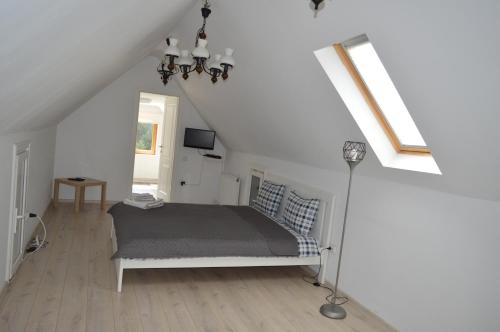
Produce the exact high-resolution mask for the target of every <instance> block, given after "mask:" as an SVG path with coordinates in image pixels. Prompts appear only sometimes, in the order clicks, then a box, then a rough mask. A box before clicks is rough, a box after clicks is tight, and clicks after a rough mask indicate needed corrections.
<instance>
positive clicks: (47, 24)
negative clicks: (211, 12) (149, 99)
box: [0, 0, 194, 133]
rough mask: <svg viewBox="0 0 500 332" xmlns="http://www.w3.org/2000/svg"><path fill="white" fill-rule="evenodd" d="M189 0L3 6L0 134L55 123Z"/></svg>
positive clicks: (14, 1) (143, 51)
mask: <svg viewBox="0 0 500 332" xmlns="http://www.w3.org/2000/svg"><path fill="white" fill-rule="evenodd" d="M193 3H194V2H193V1H192V0H190V1H187V0H148V1H144V0H120V1H116V0H40V1H30V0H27V1H18V0H3V1H1V2H0V39H1V40H2V42H1V45H0V133H6V132H13V131H19V130H31V129H35V128H39V127H44V126H47V125H50V124H55V123H57V122H58V121H59V120H60V119H62V118H64V116H65V115H67V114H68V113H70V112H71V111H74V110H75V109H76V108H77V106H79V105H80V104H82V103H83V102H85V101H86V100H87V99H89V97H90V96H92V95H94V94H95V93H96V92H97V91H99V90H101V89H102V88H103V87H104V86H105V85H107V84H109V83H111V82H112V81H113V80H114V79H116V78H117V77H118V76H119V75H121V74H122V73H123V72H125V71H127V70H128V69H129V68H130V67H131V66H133V65H134V64H136V63H137V62H138V61H139V60H141V59H142V58H144V57H145V56H146V55H148V54H149V53H150V52H151V50H152V49H154V47H155V46H156V45H157V44H158V43H159V41H160V40H161V39H162V38H163V37H164V36H166V34H167V33H168V31H169V30H170V29H171V28H172V27H173V26H174V25H175V24H176V23H177V21H178V20H179V19H181V18H182V17H183V16H184V14H185V12H186V11H187V10H188V8H189V7H190V6H191V5H192V4H193Z"/></svg>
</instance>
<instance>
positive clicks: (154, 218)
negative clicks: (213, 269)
mask: <svg viewBox="0 0 500 332" xmlns="http://www.w3.org/2000/svg"><path fill="white" fill-rule="evenodd" d="M108 213H110V214H111V215H112V217H113V224H114V227H115V233H116V239H117V247H118V250H117V252H116V253H115V254H114V255H113V257H112V258H139V259H140V258H144V259H145V258H158V259H160V258H188V257H224V256H241V257H244V256H247V257H276V256H299V245H298V242H297V238H296V237H295V236H294V235H293V234H292V233H291V232H289V231H288V230H286V229H285V228H283V227H282V226H280V225H279V224H278V223H276V222H274V221H273V220H271V219H269V218H268V217H266V216H265V215H264V214H262V213H260V212H258V211H256V210H255V209H253V208H251V207H248V206H221V205H201V204H181V203H169V204H165V205H164V206H163V207H160V208H156V209H151V210H141V209H138V208H135V207H132V206H128V205H125V204H123V203H118V204H115V205H114V206H112V207H111V208H110V209H109V210H108Z"/></svg>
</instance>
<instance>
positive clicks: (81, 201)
mask: <svg viewBox="0 0 500 332" xmlns="http://www.w3.org/2000/svg"><path fill="white" fill-rule="evenodd" d="M80 190H81V193H80V210H83V206H84V204H85V186H83V187H81V188H80Z"/></svg>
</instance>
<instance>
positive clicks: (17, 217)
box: [7, 143, 30, 280]
mask: <svg viewBox="0 0 500 332" xmlns="http://www.w3.org/2000/svg"><path fill="white" fill-rule="evenodd" d="M29 151H30V144H29V143H20V144H16V145H15V146H14V163H13V169H12V198H11V218H10V226H9V229H10V231H9V257H8V268H7V274H8V275H7V280H10V279H11V278H12V277H13V276H14V274H15V273H16V271H17V268H18V267H19V264H20V263H21V261H22V259H23V254H24V245H23V244H24V222H25V219H26V192H27V189H28V170H29Z"/></svg>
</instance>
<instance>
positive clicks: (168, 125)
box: [158, 96, 179, 202]
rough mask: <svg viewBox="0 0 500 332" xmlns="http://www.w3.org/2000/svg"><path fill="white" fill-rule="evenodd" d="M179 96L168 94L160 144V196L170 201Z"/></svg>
mask: <svg viewBox="0 0 500 332" xmlns="http://www.w3.org/2000/svg"><path fill="white" fill-rule="evenodd" d="M178 108H179V98H178V97H171V96H167V98H166V101H165V115H164V118H163V120H164V123H163V136H162V142H161V145H160V168H159V171H158V197H159V198H162V199H163V200H164V201H166V202H169V201H170V200H171V194H172V174H173V167H174V153H175V135H176V129H177V112H178Z"/></svg>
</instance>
